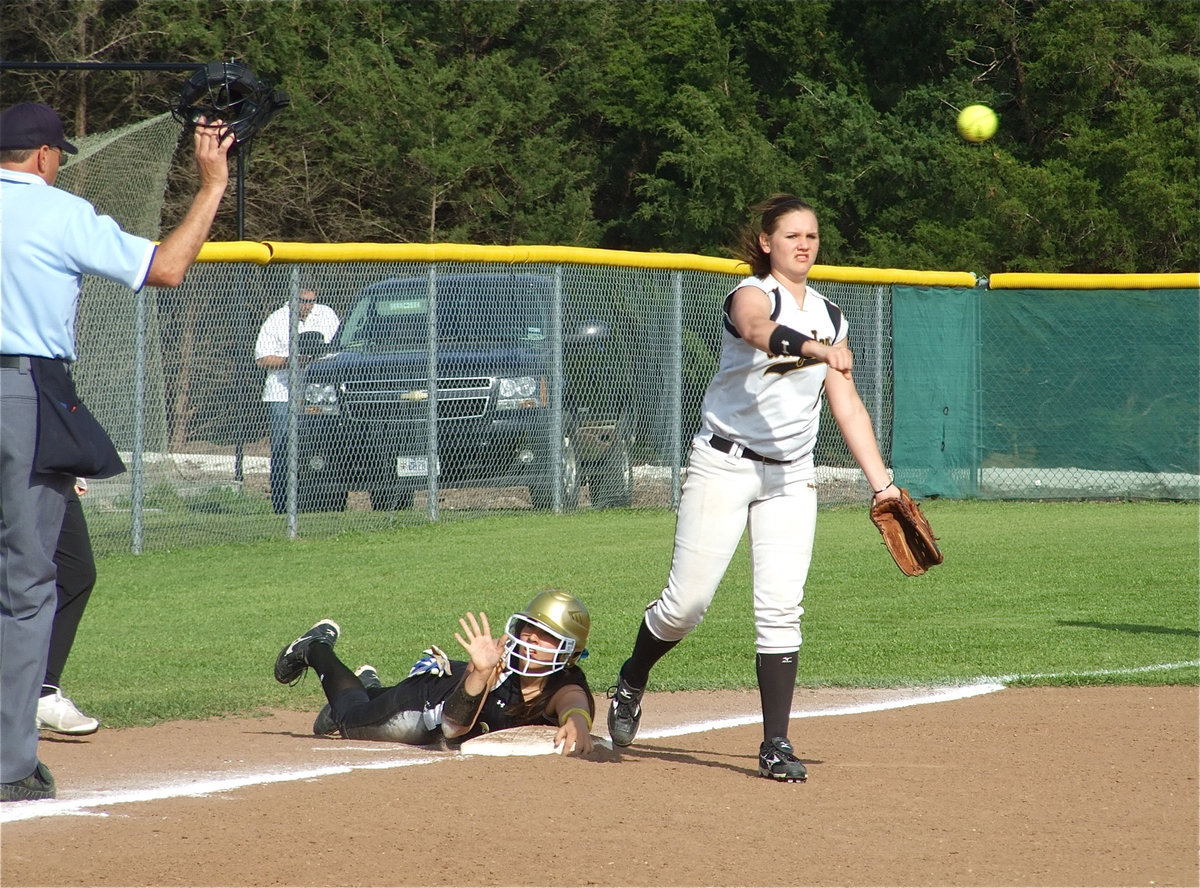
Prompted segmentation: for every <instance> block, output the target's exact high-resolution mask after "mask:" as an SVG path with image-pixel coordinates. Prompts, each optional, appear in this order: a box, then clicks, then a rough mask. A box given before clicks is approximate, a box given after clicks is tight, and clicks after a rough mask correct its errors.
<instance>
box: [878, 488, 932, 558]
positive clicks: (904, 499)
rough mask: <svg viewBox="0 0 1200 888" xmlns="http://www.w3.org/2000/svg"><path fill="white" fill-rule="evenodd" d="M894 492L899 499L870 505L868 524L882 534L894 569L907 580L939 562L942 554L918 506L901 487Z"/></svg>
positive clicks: (879, 501)
mask: <svg viewBox="0 0 1200 888" xmlns="http://www.w3.org/2000/svg"><path fill="white" fill-rule="evenodd" d="M896 489H897V490H899V491H900V496H899V497H896V498H893V499H887V500H877V501H876V502H874V503H872V504H871V521H872V523H873V524H874V525H875V526H876V527H878V528H879V532H880V533H881V534H882V535H883V544H884V545H885V546H887V549H888V552H890V553H891V555H892V558H893V559H895V562H896V566H897V567H899V568H900V570H902V571H903V572H904V573H905V574H907V575H908V576H910V577H919V576H920V575H921V574H923V573H925V571H927V570H929V568H931V567H933V566H934V565H935V564H941V563H942V553H941V551H940V550H939V549H938V545H937V537H935V536H934V535H933V528H932V527H930V526H929V521H928V520H927V519H926V518H925V513H924V512H922V511H921V506H920V505H919V504H918V503H917V502H916V501H915V500H914V499H913V498H912V497H911V496H909V495H908V491H907V490H905V489H904V488H903V487H897V488H896Z"/></svg>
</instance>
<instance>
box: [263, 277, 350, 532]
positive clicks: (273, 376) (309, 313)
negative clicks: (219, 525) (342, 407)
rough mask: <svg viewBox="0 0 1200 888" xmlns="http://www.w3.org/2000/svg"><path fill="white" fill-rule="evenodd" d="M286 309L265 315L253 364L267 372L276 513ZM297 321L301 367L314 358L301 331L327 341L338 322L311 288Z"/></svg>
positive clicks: (283, 431) (284, 405) (281, 504)
mask: <svg viewBox="0 0 1200 888" xmlns="http://www.w3.org/2000/svg"><path fill="white" fill-rule="evenodd" d="M289 309H290V306H288V305H284V306H282V307H281V308H277V309H276V310H275V311H273V312H271V313H270V314H269V315H267V319H266V320H265V321H263V325H262V327H261V328H260V329H259V331H258V341H257V342H256V343H255V344H254V363H256V364H258V366H259V367H261V368H262V369H264V370H266V371H267V381H266V383H265V384H264V385H263V397H262V399H263V402H264V403H265V404H266V405H267V424H268V426H267V427H268V430H269V435H270V440H271V505H272V507H273V508H274V509H275V511H276V512H279V513H282V512H283V511H284V510H285V509H286V508H287V440H288V376H289V375H290V371H289V369H288V356H289V355H290V354H291V348H290V347H289V344H290V342H291V333H292V330H291V327H292V324H291V312H290V311H289ZM298 320H299V324H298V325H297V335H298V336H299V337H300V342H299V346H300V348H299V354H297V356H296V359H297V362H298V363H299V365H300V367H301V368H303V367H304V366H305V365H306V364H308V362H309V361H311V360H312V359H313V358H314V357H315V355H313V354H311V353H308V352H309V349H308V348H307V347H306V345H305V338H306V337H305V336H304V334H305V333H309V334H313V333H315V334H319V335H320V337H321V339H322V341H323V342H326V343H328V342H329V340H331V339H333V335H334V334H335V333H337V330H338V326H339V325H340V324H341V321H339V320H338V316H337V313H336V312H334V310H333V309H332V308H330V307H329V306H328V305H325V304H324V303H321V302H317V291H316V290H314V289H312V288H311V287H306V288H304V289H302V290H301V291H300V310H299V315H298Z"/></svg>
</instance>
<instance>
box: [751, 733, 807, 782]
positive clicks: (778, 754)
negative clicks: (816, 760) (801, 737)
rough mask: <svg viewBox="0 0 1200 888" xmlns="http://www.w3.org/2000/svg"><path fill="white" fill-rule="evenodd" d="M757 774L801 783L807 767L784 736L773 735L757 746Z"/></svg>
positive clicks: (805, 776) (805, 778) (805, 777)
mask: <svg viewBox="0 0 1200 888" xmlns="http://www.w3.org/2000/svg"><path fill="white" fill-rule="evenodd" d="M758 775H759V776H760V777H770V778H772V779H773V780H782V781H784V782H786V783H803V782H804V781H805V780H807V779H808V768H806V767H804V765H803V764H802V763H801V761H800V759H798V758H796V753H795V751H794V750H793V749H792V744H791V743H790V742H789V741H788V739H787V738H786V737H773V738H772V739H770V740H764V741H763V743H762V745H761V746H759V747H758Z"/></svg>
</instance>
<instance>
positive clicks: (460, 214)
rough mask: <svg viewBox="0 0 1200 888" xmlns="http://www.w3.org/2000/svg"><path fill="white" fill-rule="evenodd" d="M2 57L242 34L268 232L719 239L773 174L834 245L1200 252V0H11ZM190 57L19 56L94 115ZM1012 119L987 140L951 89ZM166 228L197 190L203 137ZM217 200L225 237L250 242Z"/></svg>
mask: <svg viewBox="0 0 1200 888" xmlns="http://www.w3.org/2000/svg"><path fill="white" fill-rule="evenodd" d="M0 15H2V16H3V21H4V23H5V25H4V28H3V30H2V31H0V56H2V57H3V58H4V59H5V60H9V61H39V62H79V61H88V62H105V61H107V62H146V61H153V62H196V63H202V62H206V61H210V60H212V59H219V58H237V59H239V60H241V61H243V62H245V63H246V64H247V65H249V66H250V67H251V68H252V69H253V70H254V71H255V72H256V73H257V74H258V75H259V76H260V77H264V78H266V79H270V80H271V81H272V82H274V83H276V84H277V85H279V86H281V87H282V88H284V89H285V90H287V91H288V92H289V93H290V95H291V96H292V104H291V105H290V106H289V107H288V108H287V109H286V111H285V113H282V114H280V115H279V116H278V117H277V118H276V119H275V120H274V121H273V122H272V123H271V125H270V126H269V127H268V128H267V129H266V130H265V131H264V132H263V133H262V135H261V136H260V137H259V138H258V139H257V140H256V141H255V143H254V145H253V146H252V149H251V151H250V153H249V156H248V158H247V161H246V171H247V175H246V183H247V187H246V194H245V209H246V214H245V229H246V236H247V237H250V238H252V239H264V240H265V239H278V240H316V241H363V240H367V241H418V242H432V241H463V242H478V243H499V244H516V243H562V244H579V245H587V246H606V247H616V248H626V249H638V250H673V251H686V252H695V253H701V254H709V255H726V246H727V245H728V244H729V243H731V242H732V239H733V236H734V233H735V231H736V229H737V228H738V227H739V226H741V225H742V224H744V223H745V222H746V221H747V207H748V206H749V205H750V204H752V203H753V202H755V201H756V200H758V199H759V198H761V197H763V196H765V195H767V194H769V193H771V192H774V191H779V190H788V191H794V192H796V193H799V194H801V195H804V196H806V197H807V198H808V199H809V200H810V201H811V202H812V203H813V204H814V205H816V206H817V207H818V209H819V210H820V213H821V217H822V222H823V226H824V228H823V235H824V241H825V243H824V248H823V249H824V252H823V255H822V259H823V261H826V262H836V263H842V264H859V265H877V266H903V267H920V268H946V269H967V270H975V271H981V272H998V271H1016V270H1021V271H1064V272H1134V271H1141V272H1163V271H1177V270H1193V269H1195V268H1196V265H1197V257H1198V256H1200V222H1198V221H1197V219H1198V215H1197V196H1198V195H1200V172H1198V170H1200V147H1198V145H1200V142H1198V134H1200V126H1198V120H1197V95H1198V89H1197V87H1198V86H1200V69H1198V66H1197V62H1196V57H1197V46H1196V43H1197V36H1198V33H1200V3H1197V2H1195V0H1187V2H1124V0H1121V2H1110V3H1094V2H1083V0H988V2H969V0H964V2H938V0H905V2H848V0H841V2H807V3H791V2H776V0H759V2H727V0H722V2H706V3H698V2H692V3H681V2H644V3H631V2H615V0H592V2H573V3H551V2H531V0H505V2H477V0H436V2H389V3H381V2H360V0H345V2H338V3H332V2H317V0H287V2H284V0H277V2H270V3H264V2H252V0H225V2H203V3H202V2H183V0H160V2H134V0H2V2H0ZM183 76H184V75H183V74H179V73H168V72H161V71H95V70H90V71H79V70H71V71H65V70H52V69H40V70H34V71H30V70H11V69H10V70H4V71H3V74H2V76H0V100H2V101H3V103H4V104H6V105H7V104H10V103H12V102H15V101H21V100H26V99H35V100H40V101H45V102H47V103H49V104H51V105H54V106H55V107H56V108H58V109H59V110H60V112H61V113H62V114H63V116H64V118H65V119H66V120H67V123H68V129H69V130H70V131H72V132H77V133H86V132H94V131H98V130H103V129H108V128H111V127H115V126H119V125H122V124H125V123H129V122H131V121H134V120H138V119H142V118H144V117H147V116H150V115H152V114H157V113H160V112H161V111H162V110H164V108H165V107H166V106H167V103H168V102H169V101H170V100H171V99H172V98H173V97H174V96H175V95H176V94H177V93H178V90H179V87H180V86H181V85H182V80H183ZM974 102H981V103H984V104H987V105H990V106H992V107H993V108H995V109H996V110H997V112H998V113H999V114H1000V118H1001V127H1000V131H999V133H998V134H997V136H996V137H995V138H994V139H992V140H991V141H989V142H985V143H983V144H981V145H969V144H967V143H965V142H963V141H961V140H960V139H959V138H958V136H957V135H956V133H955V129H954V118H955V115H956V113H957V109H958V108H960V107H962V106H964V105H966V104H970V103H974ZM179 154H180V156H179V165H180V167H179V170H178V175H177V176H176V177H175V181H174V184H173V190H172V192H171V194H170V195H169V211H168V219H167V224H168V225H170V224H173V222H174V221H175V220H176V219H177V218H178V217H179V216H180V215H181V213H182V211H183V209H184V208H185V207H186V204H187V200H188V198H189V196H190V193H191V191H190V189H191V187H192V185H191V180H190V178H189V176H190V175H191V173H190V170H189V161H188V158H187V157H186V154H187V152H184V151H181V152H180V153H179ZM234 224H235V223H234V218H233V214H232V212H231V211H230V210H228V209H227V210H226V211H224V212H223V213H222V216H221V218H220V219H219V221H218V226H217V229H216V231H215V234H214V236H216V237H218V238H222V239H232V238H233V237H234V236H235V228H234Z"/></svg>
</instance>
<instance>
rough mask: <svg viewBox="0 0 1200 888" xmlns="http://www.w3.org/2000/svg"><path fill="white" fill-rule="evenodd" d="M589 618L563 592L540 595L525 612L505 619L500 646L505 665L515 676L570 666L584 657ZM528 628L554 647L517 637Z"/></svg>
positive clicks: (577, 604)
mask: <svg viewBox="0 0 1200 888" xmlns="http://www.w3.org/2000/svg"><path fill="white" fill-rule="evenodd" d="M591 624H592V621H591V617H590V616H589V615H588V611H587V608H586V607H584V606H583V602H581V601H580V600H579V599H577V598H574V597H572V596H570V595H567V594H566V593H565V592H559V591H557V590H552V591H549V592H543V593H541V594H540V595H538V596H537V597H535V598H534V599H533V601H531V602H530V603H529V607H527V608H525V610H523V611H521V612H519V613H515V614H513V615H512V616H511V617H509V619H508V626H507V627H506V628H505V634H506V635H508V640H507V641H506V642H505V645H504V653H505V660H506V665H507V666H508V668H509V669H511V670H512V671H513V672H516V673H517V674H518V675H526V676H545V675H551V674H553V673H555V672H558V671H559V670H562V669H565V668H567V667H568V666H574V665H575V664H576V663H577V662H578V661H579V660H580V659H582V658H583V657H585V656H587V637H588V632H589V631H590V630H591ZM527 626H532V627H533V628H534V629H536V630H537V631H538V634H539V635H541V636H542V637H543V638H546V637H549V638H551V639H554V640H555V642H556V644H555V645H554V647H548V646H546V645H545V644H544V643H543V644H534V643H533V642H531V641H526V640H523V639H522V638H521V630H522V629H524V628H525V627H527Z"/></svg>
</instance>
